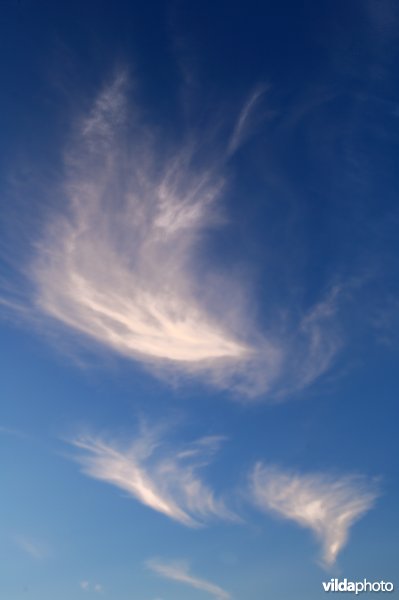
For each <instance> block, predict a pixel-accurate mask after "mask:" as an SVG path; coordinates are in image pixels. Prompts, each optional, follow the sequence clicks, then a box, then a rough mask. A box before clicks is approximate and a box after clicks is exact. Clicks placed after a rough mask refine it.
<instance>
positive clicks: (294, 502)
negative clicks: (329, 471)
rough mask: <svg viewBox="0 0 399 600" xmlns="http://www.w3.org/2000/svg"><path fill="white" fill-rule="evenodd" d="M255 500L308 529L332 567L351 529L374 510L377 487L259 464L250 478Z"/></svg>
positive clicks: (344, 478)
mask: <svg viewBox="0 0 399 600" xmlns="http://www.w3.org/2000/svg"><path fill="white" fill-rule="evenodd" d="M251 487H252V497H253V500H254V502H255V503H256V505H257V506H259V507H260V508H261V509H262V510H265V511H267V512H271V513H274V514H276V515H279V516H281V517H283V518H285V519H289V520H291V521H295V522H296V523H298V525H300V526H302V527H306V528H309V529H311V530H312V531H313V533H314V534H315V535H316V536H317V538H318V539H319V540H320V542H321V545H322V549H323V556H322V558H323V562H324V564H325V565H327V566H329V565H332V564H333V563H334V562H335V561H336V558H337V556H338V554H339V552H340V551H341V550H342V548H343V547H344V545H345V544H346V542H347V540H348V535H349V529H350V527H351V526H352V525H353V523H354V522H355V521H357V520H358V519H359V518H360V517H361V516H362V515H363V514H364V513H366V512H367V511H368V510H370V508H372V506H373V504H374V501H375V499H376V497H377V495H378V493H377V490H376V489H375V486H374V485H372V484H370V483H368V482H367V481H366V480H364V479H362V478H360V477H329V476H326V475H323V474H310V475H302V474H297V473H292V472H286V471H282V470H280V469H277V468H274V467H265V466H264V465H262V463H258V464H257V465H256V466H255V468H254V470H253V473H252V476H251Z"/></svg>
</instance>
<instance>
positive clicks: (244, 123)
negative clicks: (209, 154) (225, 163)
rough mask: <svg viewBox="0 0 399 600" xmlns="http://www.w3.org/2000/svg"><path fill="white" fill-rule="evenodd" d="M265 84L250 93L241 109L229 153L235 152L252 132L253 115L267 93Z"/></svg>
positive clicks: (228, 149) (230, 142)
mask: <svg viewBox="0 0 399 600" xmlns="http://www.w3.org/2000/svg"><path fill="white" fill-rule="evenodd" d="M265 90H266V88H265V87H264V86H258V87H257V88H256V89H255V90H254V91H253V92H252V94H251V95H250V97H249V98H248V100H247V101H246V103H245V104H244V106H243V108H242V109H241V112H240V115H239V117H238V120H237V123H236V125H235V127H234V130H233V133H232V135H231V138H230V141H229V145H228V148H227V153H228V154H229V155H230V154H234V152H236V150H238V148H239V147H240V146H241V145H242V144H243V143H244V141H245V140H246V139H247V138H248V136H249V135H250V132H251V115H252V113H253V111H254V109H255V107H256V105H257V103H258V101H259V99H260V98H261V97H262V96H263V94H264V93H265Z"/></svg>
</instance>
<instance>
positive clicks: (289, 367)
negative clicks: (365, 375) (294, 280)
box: [0, 71, 341, 398]
mask: <svg viewBox="0 0 399 600" xmlns="http://www.w3.org/2000/svg"><path fill="white" fill-rule="evenodd" d="M129 86H131V83H130V82H129V77H128V76H127V74H126V72H124V71H118V72H117V73H116V75H115V76H114V78H113V79H112V80H111V81H110V82H109V83H108V84H107V85H105V86H104V88H103V90H102V91H101V93H100V94H99V95H98V97H97V98H96V100H95V101H94V103H93V106H92V109H91V110H90V111H89V113H88V114H87V115H86V116H85V117H81V118H80V119H77V120H76V125H75V129H74V132H73V134H71V139H70V141H69V144H68V148H67V150H66V152H65V160H64V163H65V164H64V175H63V176H62V177H61V178H60V181H59V184H58V187H57V188H56V189H55V190H54V191H53V196H54V197H55V198H56V200H55V202H54V207H53V209H52V210H50V209H47V213H46V216H47V218H46V219H42V220H43V221H44V224H43V225H42V230H41V231H40V232H38V233H37V239H35V240H34V243H33V248H34V252H33V256H32V257H31V261H30V264H29V265H28V266H26V265H23V267H21V270H22V271H23V273H26V272H28V274H29V289H28V293H30V290H32V289H33V292H32V294H33V298H31V299H30V300H29V302H30V304H32V305H33V311H32V312H33V313H34V315H35V319H34V326H35V327H36V328H37V327H40V322H41V324H42V329H44V330H45V331H46V333H48V332H49V330H50V327H49V320H48V318H51V319H52V321H53V324H56V323H58V324H59V325H62V326H64V327H65V328H66V329H69V330H70V331H71V332H74V333H75V334H78V335H75V336H74V337H71V338H70V340H71V341H72V343H73V344H75V343H82V342H83V343H84V342H91V344H92V346H93V347H94V348H107V349H109V350H111V351H113V352H116V353H118V354H119V355H122V356H125V357H127V358H129V359H132V360H134V361H137V362H138V363H140V364H142V365H143V366H145V367H146V368H148V369H151V371H152V372H153V373H155V374H156V375H159V376H161V377H163V378H167V379H169V378H173V380H175V376H176V375H182V376H190V377H191V376H192V375H194V376H196V377H199V378H202V380H203V381H205V382H206V383H207V384H209V385H213V386H216V387H218V388H222V389H227V390H229V391H232V392H233V393H234V394H235V395H236V396H237V395H240V397H244V398H245V397H256V396H260V395H263V396H264V397H266V396H267V397H271V398H273V397H279V398H281V397H283V396H284V395H287V394H289V393H292V392H295V391H297V390H298V389H302V388H303V387H305V386H308V385H310V384H311V383H312V382H313V381H314V380H315V379H317V378H318V377H320V376H321V375H322V374H323V373H325V372H326V370H327V369H328V368H330V366H331V365H332V363H333V361H334V358H335V356H336V354H337V352H338V350H339V348H340V347H341V340H340V339H339V335H338V328H337V326H336V324H337V313H338V295H337V296H336V297H335V298H334V299H333V300H331V299H329V295H330V292H329V291H328V290H327V292H326V297H325V298H324V299H323V298H321V299H319V300H318V302H316V303H315V306H313V307H312V306H311V307H309V308H307V309H306V310H305V309H304V310H303V311H302V312H301V308H300V307H299V306H285V305H284V299H282V301H281V306H279V307H278V311H280V312H281V314H285V315H289V317H288V318H287V319H286V321H285V323H283V324H281V323H279V322H272V321H273V319H270V323H271V325H270V327H269V329H268V330H267V331H261V328H260V327H259V324H258V323H256V319H255V318H254V314H256V310H255V306H254V305H256V302H254V301H253V299H252V298H250V297H249V295H248V293H247V291H246V289H247V287H248V286H247V285H246V283H244V282H243V281H242V279H240V277H238V278H236V279H235V278H233V277H230V276H229V275H228V274H223V273H221V272H220V271H221V270H220V267H217V268H216V267H215V269H213V265H212V264H209V262H210V258H209V257H208V256H207V248H206V246H205V245H204V243H203V242H204V236H205V233H206V231H207V230H209V229H210V228H215V227H216V226H220V225H221V223H222V221H223V219H222V218H221V215H222V208H221V204H222V199H223V195H224V194H225V193H226V190H227V176H226V173H227V168H226V164H227V161H228V159H229V157H228V154H227V155H226V153H224V154H223V152H216V151H215V149H214V148H213V147H212V143H209V140H208V142H205V140H206V139H207V135H203V134H202V137H201V133H200V132H199V131H197V130H196V129H195V128H192V129H190V130H189V131H190V133H188V134H187V135H186V137H184V134H182V138H183V139H180V140H177V141H176V140H175V141H171V140H170V139H168V140H164V139H163V138H162V136H161V135H160V133H159V131H155V130H154V127H152V126H151V125H149V124H148V123H147V122H146V120H145V119H144V117H143V115H142V114H141V113H140V111H139V109H138V108H137V107H136V106H133V102H132V101H130V95H129V94H128V92H129ZM263 93H264V88H261V87H258V88H256V89H255V91H254V92H253V93H252V94H251V96H250V97H249V99H248V101H247V102H246V104H245V105H244V107H243V109H242V111H241V114H240V117H239V119H238V121H237V124H236V126H235V129H234V132H233V135H232V137H231V139H230V142H229V147H230V151H229V152H230V153H231V152H232V151H233V149H234V148H237V147H238V145H239V144H241V143H242V140H243V139H244V138H245V136H246V135H247V133H248V131H249V130H250V124H251V114H252V111H253V110H254V107H255V106H256V103H257V102H258V100H259V98H260V96H261V95H262V94H263ZM195 132H196V133H195ZM208 137H212V136H208ZM215 148H220V144H218V143H216V144H215ZM27 212H28V211H27ZM27 221H29V218H27ZM29 227H30V226H29ZM29 227H28V229H29ZM272 295H273V294H272ZM19 296H20V294H19ZM2 302H3V303H5V302H6V304H7V307H8V308H9V309H10V310H12V306H13V305H14V304H13V301H12V299H11V296H10V294H8V296H7V299H3V300H2V299H1V295H0V304H1V303H2ZM326 302H327V303H328V302H330V303H332V304H334V311H330V312H329V314H328V315H327V314H322V311H320V307H321V306H322V305H323V304H326ZM16 306H18V307H20V306H21V303H20V298H18V303H17V305H16ZM273 310H274V308H273V307H270V314H274V313H273V312H272V311H273ZM15 311H16V312H17V309H15ZM268 311H269V307H268V306H266V307H264V312H265V314H266V316H267V315H268ZM23 316H24V317H25V318H26V315H23ZM19 318H21V310H19ZM43 318H45V319H46V321H45V324H44V325H43V323H42V321H43ZM277 320H278V319H277ZM287 323H289V326H288V327H287ZM65 343H66V342H65V336H63V338H62V342H60V345H61V346H65Z"/></svg>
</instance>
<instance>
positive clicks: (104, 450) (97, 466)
mask: <svg viewBox="0 0 399 600" xmlns="http://www.w3.org/2000/svg"><path fill="white" fill-rule="evenodd" d="M220 440H221V438H218V437H208V438H203V439H201V440H198V441H196V442H194V443H192V444H190V445H188V446H186V447H184V448H183V449H180V450H172V449H170V448H168V447H167V445H166V444H165V443H162V441H161V439H160V436H159V434H158V433H157V432H155V431H154V430H152V431H148V430H144V431H142V433H141V434H140V435H139V436H137V438H136V439H135V440H134V442H133V443H132V444H131V445H130V446H129V447H125V448H122V447H120V445H117V444H115V443H112V442H105V441H103V440H101V439H100V438H94V437H84V438H79V439H76V440H74V441H73V444H74V446H75V447H77V448H79V449H81V450H83V451H84V454H82V455H81V456H79V457H78V458H77V460H78V461H79V462H80V464H81V465H82V467H83V472H84V473H85V474H86V475H89V476H90V477H93V478H95V479H99V480H101V481H106V482H107V483H110V484H112V485H114V486H116V487H118V488H120V489H122V490H124V491H126V492H128V494H129V495H130V496H132V497H133V498H135V499H136V500H138V501H139V502H141V503H142V504H144V505H146V506H148V507H150V508H152V509H153V510H155V511H157V512H160V513H162V514H164V515H166V516H168V517H169V518H171V519H173V520H175V521H178V522H180V523H182V524H183V525H186V526H188V527H199V526H200V525H202V524H204V523H205V522H207V521H208V520H210V519H215V518H217V519H227V520H236V519H237V517H236V516H235V515H234V513H233V512H232V511H230V510H229V509H228V508H227V507H226V506H225V504H224V502H223V501H222V500H221V499H218V498H216V497H215V494H214V492H213V491H212V490H211V489H210V488H209V486H208V485H206V484H205V483H204V482H203V480H202V479H201V477H200V475H199V470H200V469H201V468H203V467H204V466H206V465H207V464H208V462H209V459H210V455H212V454H213V453H214V452H215V450H216V448H217V447H218V445H219V443H220Z"/></svg>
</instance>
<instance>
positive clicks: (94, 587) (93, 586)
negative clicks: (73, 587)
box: [79, 580, 104, 594]
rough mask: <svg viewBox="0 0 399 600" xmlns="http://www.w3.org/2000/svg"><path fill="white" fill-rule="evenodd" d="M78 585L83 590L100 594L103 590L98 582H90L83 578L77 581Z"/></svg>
mask: <svg viewBox="0 0 399 600" xmlns="http://www.w3.org/2000/svg"><path fill="white" fill-rule="evenodd" d="M79 586H80V587H81V589H82V590H84V591H85V592H95V593H97V594H102V593H103V592H104V588H103V586H102V585H101V584H100V583H90V581H87V580H83V581H81V582H80V583H79Z"/></svg>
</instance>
